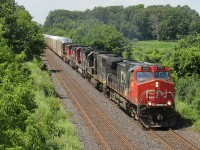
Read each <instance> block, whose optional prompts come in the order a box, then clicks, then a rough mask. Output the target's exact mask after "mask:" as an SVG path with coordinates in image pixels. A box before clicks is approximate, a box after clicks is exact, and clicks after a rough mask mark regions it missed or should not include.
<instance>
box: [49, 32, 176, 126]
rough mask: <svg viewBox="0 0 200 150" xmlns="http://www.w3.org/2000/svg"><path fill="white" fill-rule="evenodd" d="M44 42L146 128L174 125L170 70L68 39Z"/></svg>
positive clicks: (54, 39) (58, 38)
mask: <svg viewBox="0 0 200 150" xmlns="http://www.w3.org/2000/svg"><path fill="white" fill-rule="evenodd" d="M45 42H46V45H47V46H48V47H49V48H50V49H51V50H53V51H54V52H55V53H56V54H57V55H59V56H60V57H61V58H62V59H63V60H64V61H65V62H66V63H68V64H69V65H70V66H72V68H74V69H76V70H77V71H78V72H80V73H81V74H82V76H83V77H85V78H87V79H88V80H89V81H90V82H91V83H92V84H93V85H94V87H96V88H97V89H99V90H101V91H102V92H103V93H104V94H106V95H107V96H108V97H109V98H110V99H111V100H113V101H115V102H116V103H118V104H119V105H120V106H121V107H122V108H123V109H125V110H126V111H127V113H129V114H130V116H132V117H133V118H134V119H135V120H138V121H139V122H140V123H141V124H142V125H143V126H145V127H146V128H152V127H173V126H174V125H175V122H176V111H175V103H174V83H173V82H172V77H171V70H170V68H168V67H166V66H161V65H156V64H153V63H148V62H135V61H128V60H123V59H122V57H119V56H117V55H115V54H110V53H107V52H105V51H100V50H95V49H93V48H92V47H89V46H81V45H78V44H73V43H72V40H71V39H70V38H64V37H55V36H51V35H45ZM58 43H59V44H58ZM54 44H55V45H54Z"/></svg>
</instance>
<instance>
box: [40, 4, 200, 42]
mask: <svg viewBox="0 0 200 150" xmlns="http://www.w3.org/2000/svg"><path fill="white" fill-rule="evenodd" d="M91 19H92V20H98V21H100V22H102V23H104V24H106V25H112V26H113V27H115V28H116V29H117V30H118V31H120V32H122V33H123V35H124V36H125V37H127V38H129V39H138V40H152V39H157V40H177V39H180V38H182V37H184V36H187V35H194V34H196V33H199V32H200V17H199V14H198V13H197V12H196V11H195V10H192V9H191V8H190V7H188V6H177V7H171V6H170V5H166V6H162V5H155V6H148V7H144V5H142V4H140V5H135V6H129V7H123V6H109V7H95V8H94V9H93V10H86V11H84V12H81V11H68V10H55V11H52V12H50V13H49V15H48V17H47V18H46V21H45V23H44V31H45V32H49V33H54V31H55V29H59V30H58V31H57V33H59V34H68V32H69V31H70V30H71V29H75V28H76V27H77V26H81V25H82V22H83V21H84V22H85V21H87V20H91ZM92 24H93V23H92V22H90V26H92ZM64 32H67V33H64Z"/></svg>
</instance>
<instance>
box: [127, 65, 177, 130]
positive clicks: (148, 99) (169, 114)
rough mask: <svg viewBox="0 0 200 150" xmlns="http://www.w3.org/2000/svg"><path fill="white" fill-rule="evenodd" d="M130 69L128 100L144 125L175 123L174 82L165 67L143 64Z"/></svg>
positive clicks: (164, 125) (165, 125)
mask: <svg viewBox="0 0 200 150" xmlns="http://www.w3.org/2000/svg"><path fill="white" fill-rule="evenodd" d="M130 71H131V72H132V73H133V74H134V75H133V76H134V78H133V80H132V81H131V84H130V100H131V101H132V103H133V104H135V105H136V106H137V107H136V108H137V110H136V112H137V113H136V114H135V115H137V117H138V118H139V119H140V121H141V122H142V123H143V125H144V126H146V127H172V126H174V124H175V120H176V117H175V104H174V83H173V82H172V81H171V71H170V69H169V68H167V67H163V66H156V65H151V64H144V65H142V66H138V67H137V68H136V67H135V68H132V69H130Z"/></svg>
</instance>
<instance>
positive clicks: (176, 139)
mask: <svg viewBox="0 0 200 150" xmlns="http://www.w3.org/2000/svg"><path fill="white" fill-rule="evenodd" d="M149 132H150V133H151V134H153V135H154V136H155V137H156V138H157V139H158V140H160V141H161V142H162V143H164V144H165V146H166V147H167V149H172V150H175V149H176V150H199V148H198V147H196V146H195V145H193V144H192V143H190V142H189V141H187V140H186V139H184V138H183V137H181V136H180V135H179V134H177V133H176V132H175V131H173V130H172V129H169V130H167V131H161V130H159V131H158V130H152V129H150V131H149Z"/></svg>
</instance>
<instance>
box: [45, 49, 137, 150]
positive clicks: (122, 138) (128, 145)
mask: <svg viewBox="0 0 200 150" xmlns="http://www.w3.org/2000/svg"><path fill="white" fill-rule="evenodd" d="M49 54H50V53H49ZM50 55H52V54H50ZM56 63H57V62H56ZM54 64H55V63H54ZM51 65H52V64H51ZM54 68H55V67H54ZM56 73H57V74H58V75H59V73H58V72H56ZM63 73H64V75H65V76H68V78H69V79H70V80H71V81H72V82H73V84H74V85H75V86H76V88H77V89H79V91H81V92H82V93H83V94H84V97H85V98H87V100H88V101H89V102H90V103H91V104H92V105H93V106H94V108H95V109H96V110H97V111H98V113H99V114H100V115H101V116H102V117H103V118H104V120H105V121H106V122H107V124H108V125H109V126H110V127H111V128H112V130H113V131H114V132H115V133H116V134H115V135H117V136H118V137H119V138H120V139H121V140H123V142H124V143H125V144H126V146H127V147H128V148H129V149H134V148H133V147H132V146H131V144H130V143H129V142H128V140H127V139H126V138H124V136H123V135H122V134H121V133H120V132H119V131H118V130H117V129H116V128H114V126H113V125H112V123H110V121H109V119H108V118H107V117H106V116H105V114H103V112H102V111H101V110H99V109H98V107H97V106H96V105H95V104H94V102H93V101H92V100H91V97H90V96H88V95H87V94H86V93H85V92H84V91H83V90H82V89H81V88H80V87H79V85H78V84H77V83H76V82H75V81H74V80H73V79H72V78H71V77H69V75H68V74H67V73H66V72H63ZM59 78H60V80H62V82H63V84H64V85H65V87H66V88H67V89H68V91H69V93H70V95H71V97H72V98H73V99H76V97H75V95H74V94H73V93H72V91H71V90H70V89H69V88H68V87H67V85H66V84H65V82H64V80H63V79H62V77H61V76H60V75H59ZM75 101H76V103H77V105H78V106H79V107H81V105H80V103H79V102H78V101H77V99H76V100H75ZM80 109H81V111H82V112H84V113H83V114H84V115H85V116H86V118H87V119H89V116H88V115H87V113H86V112H85V111H84V110H83V108H80ZM89 120H90V119H89ZM89 122H91V123H90V124H92V125H91V126H92V127H93V128H95V130H98V129H97V128H96V127H95V125H94V124H93V123H92V121H91V120H90V121H89ZM95 132H96V133H97V134H98V136H99V139H103V136H102V135H101V133H100V132H99V131H98V132H97V131H95ZM104 141H105V140H104ZM103 143H104V142H103ZM106 145H107V146H106V148H107V149H110V148H109V145H108V144H106Z"/></svg>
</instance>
